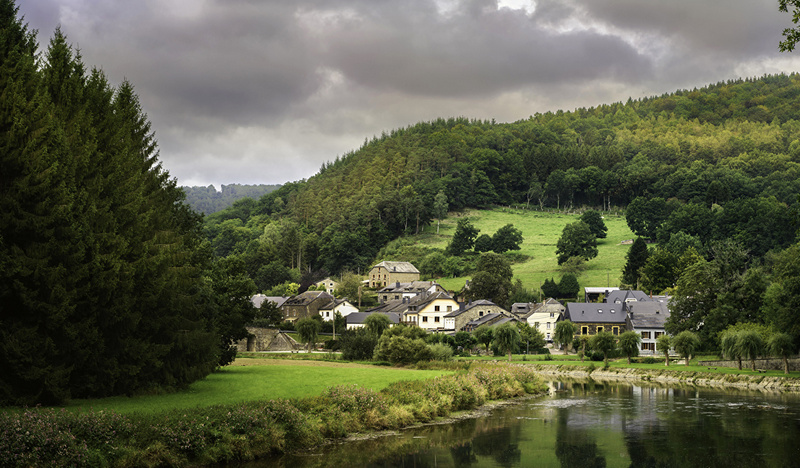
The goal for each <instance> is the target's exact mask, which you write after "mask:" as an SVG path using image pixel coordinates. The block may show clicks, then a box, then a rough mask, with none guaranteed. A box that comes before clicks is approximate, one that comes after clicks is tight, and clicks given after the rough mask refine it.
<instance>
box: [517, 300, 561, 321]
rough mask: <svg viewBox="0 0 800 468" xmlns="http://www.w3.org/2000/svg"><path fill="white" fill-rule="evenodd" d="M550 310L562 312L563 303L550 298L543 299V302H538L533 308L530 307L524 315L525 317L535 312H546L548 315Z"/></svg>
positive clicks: (557, 312)
mask: <svg viewBox="0 0 800 468" xmlns="http://www.w3.org/2000/svg"><path fill="white" fill-rule="evenodd" d="M551 312H553V313H556V314H561V313H563V312H564V305H563V304H561V303H560V302H558V301H557V300H555V299H552V298H550V299H548V300H546V301H544V302H543V303H541V304H538V305H537V306H536V307H534V308H533V309H531V311H530V312H528V315H526V316H525V318H528V317H531V316H533V315H536V314H547V315H549V314H550V313H551Z"/></svg>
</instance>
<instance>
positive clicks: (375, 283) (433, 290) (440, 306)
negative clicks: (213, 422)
mask: <svg viewBox="0 0 800 468" xmlns="http://www.w3.org/2000/svg"><path fill="white" fill-rule="evenodd" d="M337 284H338V283H337V282H336V281H335V280H333V279H331V278H330V277H328V278H325V279H324V280H322V281H319V282H318V283H316V284H315V285H314V286H316V287H317V288H318V290H308V291H305V292H303V293H300V294H297V295H295V296H289V297H283V296H266V295H263V294H257V295H255V296H253V297H252V301H253V305H254V306H255V307H261V306H262V305H263V304H264V302H265V301H268V302H271V303H272V304H274V305H275V306H276V307H278V308H279V310H280V311H281V314H282V316H283V319H284V320H285V321H287V322H292V323H293V322H297V321H298V320H301V319H304V318H307V317H313V316H315V315H318V316H320V317H321V318H322V320H323V321H326V322H333V321H334V318H335V317H337V315H339V316H341V317H343V318H344V319H345V323H346V330H353V329H357V328H362V327H364V322H365V320H366V319H367V317H369V316H371V315H373V314H381V315H384V316H385V317H386V318H387V319H388V321H389V323H390V326H394V325H397V324H404V325H408V326H416V327H419V328H421V329H423V330H425V331H427V332H429V333H441V334H446V335H450V336H453V335H455V334H456V333H458V332H469V333H474V332H476V330H478V329H479V328H481V327H497V326H499V325H502V324H505V323H527V324H528V325H529V326H530V327H532V328H533V329H535V330H538V331H539V332H540V333H541V335H542V336H543V337H544V339H545V341H546V343H547V347H548V350H549V351H551V352H553V353H559V352H562V351H561V349H560V347H559V346H557V345H554V343H553V341H554V334H555V329H556V324H557V323H558V322H560V321H567V320H568V321H570V322H572V323H573V324H574V326H575V330H576V336H578V337H579V336H587V337H589V336H593V335H595V334H597V333H599V332H603V331H605V332H610V333H611V334H612V335H614V336H619V335H620V334H621V333H624V332H626V331H632V332H635V333H636V334H637V335H639V337H640V341H639V343H638V346H639V349H638V354H640V355H642V356H654V355H655V354H656V351H657V350H656V340H657V339H658V337H659V336H661V335H664V334H665V333H666V332H665V330H664V324H665V322H666V320H667V319H668V318H669V316H670V310H669V297H668V296H653V295H648V294H646V293H644V292H643V291H637V290H621V289H619V288H616V287H585V288H584V298H585V301H584V302H566V303H563V304H562V303H561V302H559V301H558V300H556V299H553V298H545V299H544V300H543V301H542V302H541V303H533V302H527V303H525V302H523V303H514V304H512V306H511V310H506V309H504V308H502V307H500V306H498V305H497V304H495V303H493V302H492V301H490V300H487V299H479V300H471V301H468V300H465V299H464V298H463V297H460V296H458V295H455V294H452V293H451V292H448V291H446V290H445V289H444V288H443V287H442V286H441V285H439V284H438V283H437V282H436V281H434V280H428V281H421V280H420V272H419V270H417V268H416V267H414V265H412V264H411V263H409V262H398V261H383V262H380V263H378V264H377V265H375V266H374V267H373V268H372V269H371V270H369V272H368V273H367V277H366V278H365V279H364V286H365V287H367V288H371V289H373V290H375V291H376V292H377V296H378V301H379V305H378V306H376V307H371V308H369V309H367V310H365V311H363V312H361V311H359V308H358V307H356V306H355V305H353V303H351V302H350V300H349V299H348V298H347V297H342V298H337V297H335V296H334V292H335V291H336V288H337ZM323 287H324V288H323ZM467 287H468V285H467ZM343 331H344V330H339V331H338V333H340V334H341V333H342V332H343ZM248 332H249V333H250V336H249V337H248V338H247V339H244V340H241V341H239V342H238V343H237V348H238V350H239V351H250V352H259V351H287V350H292V349H297V348H298V346H299V345H298V344H297V343H293V341H294V340H292V339H291V338H289V337H287V336H286V334H285V333H282V332H280V331H278V330H267V329H263V328H259V327H248ZM333 333H334V335H335V334H336V333H337V331H336V330H335V329H334V331H333Z"/></svg>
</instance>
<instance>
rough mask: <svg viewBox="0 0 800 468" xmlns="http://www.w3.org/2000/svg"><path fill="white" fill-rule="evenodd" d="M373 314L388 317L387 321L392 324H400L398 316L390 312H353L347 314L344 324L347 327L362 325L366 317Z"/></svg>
mask: <svg viewBox="0 0 800 468" xmlns="http://www.w3.org/2000/svg"><path fill="white" fill-rule="evenodd" d="M373 313H376V314H382V315H385V316H387V317H389V320H390V321H391V322H392V323H394V324H397V323H400V315H399V314H395V313H392V312H389V313H382V312H353V313H352V314H349V315H348V316H347V317H345V320H346V323H347V324H348V325H358V324H363V323H364V320H366V319H367V317H369V316H370V315H372V314H373Z"/></svg>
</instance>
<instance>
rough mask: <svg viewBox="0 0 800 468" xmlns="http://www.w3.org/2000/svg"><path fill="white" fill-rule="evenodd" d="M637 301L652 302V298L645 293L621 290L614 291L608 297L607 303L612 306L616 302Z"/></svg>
mask: <svg viewBox="0 0 800 468" xmlns="http://www.w3.org/2000/svg"><path fill="white" fill-rule="evenodd" d="M629 299H636V301H651V300H652V299H651V298H650V296H648V295H647V293H645V292H644V291H633V290H627V289H620V290H619V291H612V292H611V293H609V295H608V296H606V302H607V303H609V304H611V303H614V302H620V303H623V304H624V303H625V301H626V300H629Z"/></svg>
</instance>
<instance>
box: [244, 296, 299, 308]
mask: <svg viewBox="0 0 800 468" xmlns="http://www.w3.org/2000/svg"><path fill="white" fill-rule="evenodd" d="M290 297H291V296H266V295H264V294H256V295H255V296H253V297H251V298H250V301H251V302H252V303H253V306H254V307H257V308H261V305H262V304H263V303H264V301H269V302H272V303H273V304H275V305H276V306H278V307H280V306H282V305H283V303H284V302H286V301H287V300H288V299H289V298H290Z"/></svg>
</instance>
